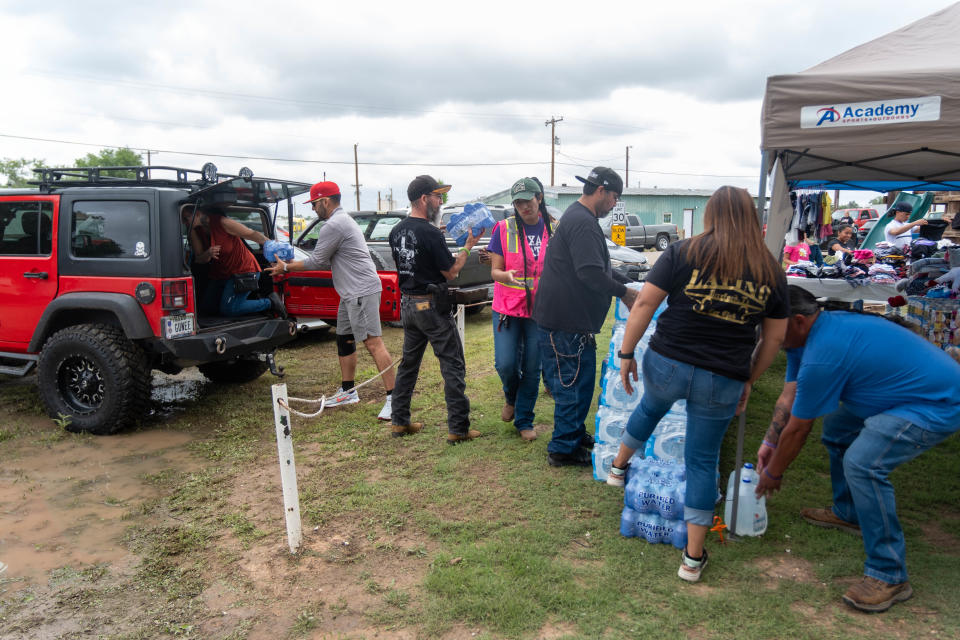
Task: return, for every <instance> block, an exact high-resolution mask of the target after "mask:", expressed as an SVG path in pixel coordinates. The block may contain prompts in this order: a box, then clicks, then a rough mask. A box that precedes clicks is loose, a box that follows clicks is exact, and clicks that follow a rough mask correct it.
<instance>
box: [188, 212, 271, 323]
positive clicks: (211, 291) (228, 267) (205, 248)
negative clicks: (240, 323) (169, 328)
mask: <svg viewBox="0 0 960 640" xmlns="http://www.w3.org/2000/svg"><path fill="white" fill-rule="evenodd" d="M181 218H182V220H183V223H184V224H185V225H187V226H190V225H191V224H192V225H193V226H192V228H191V229H190V247H191V248H192V249H193V254H194V255H193V261H194V262H196V263H199V264H209V265H210V266H209V272H208V274H209V278H210V282H209V284H208V286H207V288H206V290H205V291H204V293H203V299H202V301H200V303H199V307H200V309H201V310H203V311H212V312H213V313H219V315H221V316H242V315H246V314H248V313H257V312H260V311H266V310H267V309H270V308H273V310H274V312H275V313H276V314H277V315H279V316H281V317H285V316H286V310H285V309H284V307H283V301H281V300H280V296H279V295H277V294H276V292H271V293H270V296H269V298H257V299H251V298H250V294H251V293H254V292H256V291H258V290H259V278H260V265H259V264H258V263H257V259H256V258H255V257H254V255H253V254H252V253H251V252H250V250H249V249H247V246H246V245H245V244H244V243H243V240H244V239H246V240H252V241H253V242H256V243H257V244H260V245H263V244H264V243H265V242H266V241H267V240H268V239H269V238H267V237H266V236H265V235H263V234H262V233H260V232H259V231H256V230H254V229H251V228H250V227H247V226H245V225H244V224H242V223H240V222H237V221H236V220H233V219H232V218H229V217H227V216H225V215H223V214H222V213H221V212H220V211H217V210H216V209H211V208H204V209H198V210H197V211H196V215H194V210H193V208H191V207H185V208H184V209H183V211H182V212H181Z"/></svg>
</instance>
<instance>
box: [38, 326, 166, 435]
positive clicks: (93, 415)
mask: <svg viewBox="0 0 960 640" xmlns="http://www.w3.org/2000/svg"><path fill="white" fill-rule="evenodd" d="M37 380H38V382H39V385H40V395H41V397H42V398H43V403H44V404H45V405H46V407H47V413H48V414H49V415H50V417H51V418H57V417H59V416H60V415H65V416H69V423H68V424H67V425H66V429H67V431H73V432H75V433H79V432H83V431H88V432H90V433H93V434H96V435H109V434H111V433H114V432H116V431H117V430H119V429H120V428H121V427H124V426H127V425H129V424H130V423H132V422H133V421H134V420H135V419H136V418H137V417H139V416H142V415H143V414H144V413H145V412H146V408H147V403H148V401H149V400H150V366H149V363H148V361H147V358H146V356H145V355H144V353H143V351H142V350H141V349H140V347H138V346H137V345H136V344H134V343H133V342H132V341H130V340H129V339H128V338H127V337H126V336H125V335H124V333H123V331H121V330H120V329H119V328H118V327H114V326H111V325H106V324H80V325H76V326H73V327H67V328H66V329H61V330H60V331H58V332H56V333H55V334H53V336H52V337H51V338H50V339H49V340H47V342H46V343H45V344H44V345H43V348H42V349H41V351H40V358H39V361H38V362H37Z"/></svg>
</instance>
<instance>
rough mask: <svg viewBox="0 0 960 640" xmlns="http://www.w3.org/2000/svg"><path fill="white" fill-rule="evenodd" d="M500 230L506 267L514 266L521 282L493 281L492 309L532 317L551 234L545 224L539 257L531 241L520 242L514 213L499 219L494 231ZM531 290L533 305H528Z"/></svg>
mask: <svg viewBox="0 0 960 640" xmlns="http://www.w3.org/2000/svg"><path fill="white" fill-rule="evenodd" d="M497 230H499V233H500V247H501V249H502V250H503V262H504V266H503V268H504V270H505V271H509V270H511V269H513V270H514V271H516V273H515V274H514V279H515V280H516V281H517V282H519V283H520V286H516V285H509V284H503V283H501V282H494V283H493V310H494V311H496V312H497V313H501V314H504V315H508V316H514V317H516V318H529V317H530V314H531V312H532V311H533V299H534V296H535V295H536V293H537V286H538V285H539V284H540V274H542V273H543V260H544V258H545V257H546V255H547V243H548V242H549V240H550V236H549V235H548V234H547V230H546V226H544V230H543V238H542V240H541V243H540V253H539V255H538V256H537V258H534V257H533V251H532V250H531V249H530V243H529V242H523V243H521V237H520V233H522V231H521V232H519V233H518V231H517V219H516V217H515V216H511V217H509V218H505V219H504V220H502V221H500V222H498V223H497V228H496V229H494V233H496V232H497ZM521 246H522V247H523V251H524V253H523V254H521V253H520V247H521ZM524 259H526V263H527V275H526V278H524V275H523V263H524ZM527 289H529V290H530V309H529V310H528V309H527V294H526V290H527Z"/></svg>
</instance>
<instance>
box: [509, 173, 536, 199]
mask: <svg viewBox="0 0 960 640" xmlns="http://www.w3.org/2000/svg"><path fill="white" fill-rule="evenodd" d="M538 193H543V191H542V190H541V189H540V185H538V184H537V181H536V180H534V179H533V178H521V179H519V180H517V181H516V182H514V183H513V186H512V187H510V200H533V199H534V198H535V197H536V196H537V194H538Z"/></svg>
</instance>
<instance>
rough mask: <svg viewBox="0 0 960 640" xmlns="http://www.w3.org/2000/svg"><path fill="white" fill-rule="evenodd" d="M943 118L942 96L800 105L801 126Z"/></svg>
mask: <svg viewBox="0 0 960 640" xmlns="http://www.w3.org/2000/svg"><path fill="white" fill-rule="evenodd" d="M939 119H940V96H926V97H923V98H902V99H897V100H875V101H871V102H851V103H842V104H831V105H816V106H807V107H801V109H800V127H801V128H802V129H818V128H819V129H828V128H831V127H856V126H864V125H882V124H901V123H909V122H929V121H932V120H939Z"/></svg>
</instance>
